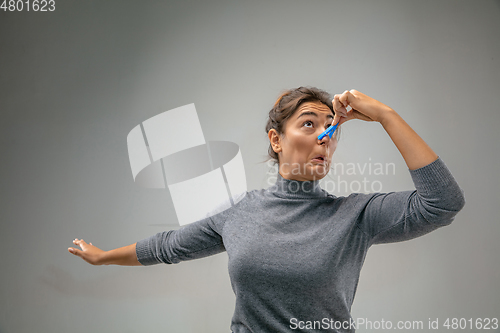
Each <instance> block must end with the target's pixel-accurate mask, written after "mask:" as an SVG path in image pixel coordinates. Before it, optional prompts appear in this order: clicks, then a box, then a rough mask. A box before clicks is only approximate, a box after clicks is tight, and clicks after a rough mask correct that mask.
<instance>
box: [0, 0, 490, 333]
mask: <svg viewBox="0 0 500 333" xmlns="http://www.w3.org/2000/svg"><path fill="white" fill-rule="evenodd" d="M499 18H500V3H499V2H498V1H486V0H482V1H475V0H474V1H473V0H471V1H456V0H452V1H381V0H380V1H349V2H346V1H319V0H318V1H285V0H280V1H245V2H243V1H239V2H236V1H109V0H108V1H89V0H86V1H69V0H65V1H57V0H56V10H55V11H54V12H45V13H42V12H33V11H31V12H26V11H23V12H9V11H7V12H4V11H3V10H2V11H0V66H1V67H0V68H1V72H0V73H1V74H0V112H1V118H0V119H1V121H0V129H1V136H0V138H1V140H0V152H1V163H0V171H1V172H0V185H1V198H0V223H1V224H0V226H1V232H0V250H1V253H2V256H1V265H0V267H1V274H0V332H1V333H11V332H51V333H52V332H72V333H78V332H90V331H92V332H181V333H184V332H229V325H230V320H231V317H232V313H233V306H234V296H233V293H232V290H231V285H230V281H229V276H228V273H227V255H226V254H219V255H217V256H213V257H209V258H206V259H202V260H198V261H193V262H186V263H181V264H179V265H157V266H154V267H117V266H100V267H96V266H91V265H88V264H86V263H85V262H83V261H82V260H80V259H79V258H76V257H74V256H73V255H71V254H69V253H68V252H67V248H68V247H69V246H72V243H71V241H72V240H73V239H74V238H83V239H85V240H86V241H88V242H92V243H93V244H94V245H96V246H99V247H101V248H103V249H105V250H109V249H112V248H116V247H121V246H124V245H128V244H131V243H134V242H136V241H137V240H139V239H142V238H145V237H148V236H150V235H153V234H155V233H157V232H160V231H164V230H169V229H174V228H176V227H177V225H178V224H177V220H176V214H175V211H174V209H173V205H172V202H171V199H170V196H169V193H168V191H165V190H152V189H145V188H141V187H140V186H137V185H136V184H135V183H134V181H133V179H132V174H131V170H130V164H129V160H128V155H127V144H126V136H127V134H128V132H129V131H130V130H131V129H132V128H133V127H134V126H136V125H137V124H139V123H140V122H142V121H144V120H146V119H148V118H150V117H152V116H154V115H157V114H159V113H161V112H164V111H166V110H170V109H173V108H175V107H179V106H182V105H186V104H189V103H195V105H196V108H197V111H198V116H199V119H200V123H201V126H202V129H203V133H204V136H205V138H206V140H222V141H232V142H235V143H236V144H238V145H239V146H240V149H241V152H242V155H243V160H244V166H245V171H246V177H247V184H248V190H253V189H258V188H265V187H268V186H269V185H270V180H271V181H272V174H271V173H272V168H270V167H269V165H268V164H266V163H262V161H263V160H265V157H266V152H267V146H268V141H267V136H266V133H265V131H264V126H265V122H266V119H267V113H268V111H269V109H270V108H271V107H272V105H273V103H274V101H275V100H276V98H277V97H278V95H279V94H280V93H281V92H282V91H283V90H284V89H286V88H292V87H298V86H300V85H312V86H318V87H320V88H322V89H325V90H327V91H329V92H330V93H332V94H335V93H341V92H343V91H344V90H346V89H353V88H355V89H357V90H359V91H362V92H364V93H366V94H367V95H369V96H372V97H374V98H376V99H378V100H380V101H382V102H384V103H386V104H388V105H390V106H391V107H393V108H394V109H395V110H396V111H398V112H399V113H400V114H401V115H402V117H403V118H404V119H405V120H406V121H407V122H408V123H409V124H410V126H412V128H413V129H415V130H416V131H417V133H419V134H420V135H421V136H422V137H423V138H424V140H426V142H427V143H428V144H429V145H430V146H431V147H432V148H433V149H434V150H435V151H436V153H437V154H438V155H440V156H441V158H442V159H443V160H444V161H445V163H446V164H447V165H448V167H449V168H450V170H451V171H452V173H453V174H454V176H455V177H456V179H457V180H458V182H459V184H460V185H461V187H462V188H463V189H464V191H465V196H466V200H467V204H466V206H465V208H464V209H463V211H462V212H460V213H459V215H458V216H457V218H456V220H455V221H454V223H453V224H452V225H450V226H449V227H445V228H442V229H439V230H437V231H436V232H434V233H431V234H429V235H427V236H424V237H422V238H418V239H415V240H412V241H408V242H404V243H397V244H388V245H378V246H374V247H372V248H371V249H370V252H369V254H368V257H367V259H366V262H365V265H364V268H363V270H362V272H361V277H360V283H359V287H358V290H357V293H356V299H355V301H354V305H353V309H352V315H353V317H354V318H355V319H356V318H366V319H367V320H371V321H381V320H382V319H383V320H385V321H388V320H390V321H392V322H394V323H396V322H397V321H398V320H403V321H423V322H424V324H425V326H424V329H423V330H420V331H421V332H426V331H431V330H428V328H427V325H428V324H427V323H428V321H429V319H431V320H435V319H439V323H440V325H441V323H443V322H444V321H445V320H446V318H453V317H455V318H466V319H470V318H472V320H473V321H475V320H476V318H495V317H496V318H499V317H500V313H499V308H500V288H499V283H498V281H500V274H499V273H500V263H499V261H498V253H499V250H500V245H499V242H498V235H499V231H500V225H499V218H498V211H497V209H498V202H499V199H500V197H499V194H498V193H499V191H498V189H499V187H500V177H498V172H497V171H498V165H499V163H500V160H499V155H498V143H499V138H500V134H499V133H500V131H499V130H498V126H499V124H500V122H499V120H500V113H499V105H500V94H499V88H500V61H499V59H500V58H499V56H500V45H499V36H500V34H499V33H500V19H499ZM179 140H182V138H179ZM334 162H340V163H344V164H347V163H354V164H358V165H363V163H376V162H377V163H383V164H386V163H394V165H395V172H394V173H389V174H384V175H373V174H372V175H367V174H360V173H358V174H355V175H345V177H347V178H345V179H347V180H349V182H353V181H361V180H363V178H364V177H366V179H367V181H370V182H372V183H373V182H374V181H379V182H380V183H381V184H382V185H383V189H382V191H384V192H389V191H399V190H407V189H413V183H412V181H411V178H410V175H409V173H408V171H407V168H406V165H405V163H404V161H403V159H402V157H401V156H400V154H399V152H398V151H397V149H396V148H395V146H394V145H393V144H392V142H391V140H390V139H389V137H388V135H387V134H386V133H385V131H384V130H383V128H382V127H381V126H380V125H379V124H375V123H363V122H355V121H352V122H348V123H346V124H345V125H344V126H343V128H342V133H341V139H340V142H339V147H338V150H337V152H336V154H335V155H334ZM329 177H330V178H328V179H332V180H335V179H337V178H336V177H337V175H333V174H332V175H330V176H329ZM334 193H335V191H334ZM335 194H338V195H341V194H342V193H335ZM444 330H445V329H444V328H443V327H440V329H439V330H438V331H444ZM359 331H360V332H363V331H370V330H367V329H364V328H360V329H359ZM379 331H380V330H379ZM434 331H435V330H434ZM460 331H462V332H468V331H477V330H475V329H473V330H470V329H464V330H460ZM490 331H491V330H490Z"/></svg>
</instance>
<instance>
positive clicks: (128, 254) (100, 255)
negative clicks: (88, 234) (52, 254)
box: [68, 239, 141, 266]
mask: <svg viewBox="0 0 500 333" xmlns="http://www.w3.org/2000/svg"><path fill="white" fill-rule="evenodd" d="M73 244H75V245H77V246H79V247H80V248H81V250H79V249H77V248H74V247H70V248H68V251H69V252H70V253H73V254H74V255H75V256H78V257H80V258H82V259H83V260H85V261H86V262H88V263H89V264H92V265H121V266H140V265H141V263H140V262H139V261H138V260H137V255H136V253H135V246H136V243H134V244H131V245H127V246H124V247H120V248H118V249H114V250H110V251H103V250H101V249H100V248H98V247H96V246H94V245H92V243H86V242H85V241H84V240H83V239H75V240H74V241H73Z"/></svg>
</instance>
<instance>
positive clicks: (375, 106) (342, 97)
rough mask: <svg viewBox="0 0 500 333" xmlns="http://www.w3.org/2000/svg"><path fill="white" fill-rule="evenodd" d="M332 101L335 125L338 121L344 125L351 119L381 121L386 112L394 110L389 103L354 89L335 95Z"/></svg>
mask: <svg viewBox="0 0 500 333" xmlns="http://www.w3.org/2000/svg"><path fill="white" fill-rule="evenodd" d="M332 103H333V110H334V111H335V118H334V119H333V125H335V124H337V123H338V122H340V125H342V124H343V123H345V122H346V121H349V120H351V119H360V120H364V121H378V122H381V121H382V119H383V117H384V116H385V115H386V114H388V113H391V112H394V110H392V109H391V108H390V107H388V106H387V105H385V104H383V103H381V102H379V101H377V100H376V99H373V98H371V97H369V96H367V95H365V94H363V93H361V92H359V91H357V90H354V89H353V90H346V91H344V92H343V93H342V94H337V95H335V96H334V98H333V101H332ZM348 107H351V109H349V110H348Z"/></svg>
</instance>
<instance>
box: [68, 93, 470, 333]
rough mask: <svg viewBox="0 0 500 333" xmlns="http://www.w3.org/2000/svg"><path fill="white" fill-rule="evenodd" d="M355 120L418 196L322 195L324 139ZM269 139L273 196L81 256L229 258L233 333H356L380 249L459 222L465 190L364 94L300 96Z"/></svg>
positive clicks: (289, 102)
mask: <svg viewBox="0 0 500 333" xmlns="http://www.w3.org/2000/svg"><path fill="white" fill-rule="evenodd" d="M348 109H349V110H348ZM352 119H360V120H364V121H376V122H379V123H380V124H381V125H382V126H383V128H384V129H385V130H386V131H387V133H388V134H389V136H390V137H391V139H392V141H393V142H394V144H395V145H396V147H397V148H398V149H399V151H400V153H401V155H402V156H403V158H404V160H405V162H406V164H407V166H408V168H409V171H410V174H411V177H412V179H413V182H414V184H415V188H416V190H414V191H403V192H392V193H386V194H384V193H371V194H360V193H354V194H351V195H349V196H348V197H336V196H334V195H331V194H329V193H328V192H326V191H324V190H323V189H321V187H320V186H319V180H320V179H322V178H323V177H324V176H325V175H326V174H327V173H328V171H329V169H330V163H331V159H332V154H333V152H334V151H335V148H336V146H337V138H336V137H335V136H333V137H332V138H330V137H329V136H328V135H326V136H325V137H323V138H322V139H321V140H319V139H318V136H319V135H320V134H321V133H322V132H324V131H325V129H327V128H328V127H329V126H330V125H332V124H337V123H340V124H343V123H345V122H346V121H349V120H352ZM266 132H267V133H268V136H269V142H270V146H269V154H270V156H271V158H273V159H275V160H276V162H277V163H278V165H279V174H278V175H277V180H276V183H275V184H274V185H273V186H271V187H270V188H268V189H265V190H264V189H262V190H254V191H251V192H247V193H246V196H245V197H244V198H243V199H242V200H241V201H240V202H238V203H237V204H236V205H235V206H233V207H231V208H230V209H227V210H226V211H223V212H221V213H219V214H216V215H214V216H212V217H209V218H205V219H203V220H200V221H198V222H195V223H192V224H189V225H186V226H184V227H182V228H180V229H178V230H175V231H168V232H163V233H158V234H156V235H154V236H152V237H150V238H147V239H144V240H141V241H139V242H137V243H136V244H132V245H129V246H126V247H123V248H119V249H115V250H111V251H102V250H100V249H98V248H97V247H95V246H92V244H87V243H86V242H85V241H83V240H81V239H80V240H78V239H76V240H74V241H73V242H74V244H75V245H77V246H79V247H80V248H81V249H76V248H69V251H70V252H71V253H73V254H75V255H77V256H79V257H81V258H82V259H84V260H85V261H87V262H89V263H91V264H94V265H102V264H116V265H152V264H157V263H167V264H170V263H178V262H180V261H183V260H190V259H196V258H202V257H206V256H209V255H212V254H216V253H220V252H223V251H227V253H228V257H229V265H228V266H229V275H230V278H231V284H232V287H233V290H234V293H235V295H236V306H235V312H234V315H233V319H232V323H231V329H232V331H233V332H235V333H237V332H286V331H290V330H294V331H301V330H302V329H303V330H305V331H308V332H310V331H314V330H317V331H321V330H329V331H336V332H354V327H353V325H352V324H353V322H352V319H351V315H350V310H351V305H352V302H353V299H354V295H355V292H356V287H357V283H358V278H359V273H360V270H361V266H362V264H363V261H364V258H365V256H366V253H367V250H368V248H369V247H370V246H371V245H372V244H377V243H389V242H397V241H403V240H407V239H411V238H414V237H417V236H420V235H423V234H425V233H428V232H430V231H432V230H435V229H436V228H439V227H441V226H444V225H447V224H449V223H451V222H452V220H453V219H454V217H455V215H456V214H457V212H458V211H460V209H461V208H462V207H463V205H464V203H465V200H464V196H463V194H462V191H461V190H460V188H459V186H458V184H457V183H456V181H455V180H454V178H453V176H452V175H451V173H450V172H449V170H448V169H447V167H446V166H445V164H444V163H443V161H442V160H441V159H440V158H439V157H438V156H437V155H436V154H435V153H434V152H433V151H432V149H431V148H429V147H428V146H427V144H426V143H425V142H424V141H423V140H422V139H421V138H420V137H419V136H418V135H417V134H416V133H415V132H414V131H413V130H412V129H411V128H410V126H408V124H406V122H405V121H404V120H403V119H402V118H401V117H400V116H399V115H398V114H397V113H396V112H395V111H394V110H392V109H391V108H390V107H388V106H386V105H384V104H382V103H380V102H378V101H376V100H374V99H372V98H370V97H368V96H366V95H364V94H362V93H360V92H358V91H355V90H351V91H345V92H344V93H343V94H339V95H335V96H334V99H333V101H331V99H330V97H329V95H328V94H327V93H326V92H324V91H322V90H319V89H317V88H312V87H300V88H297V89H293V90H289V91H287V92H285V93H284V94H283V95H282V96H280V98H279V99H278V100H277V101H276V103H275V105H274V107H273V108H272V109H271V111H270V112H269V120H268V123H267V126H266ZM337 133H338V132H337Z"/></svg>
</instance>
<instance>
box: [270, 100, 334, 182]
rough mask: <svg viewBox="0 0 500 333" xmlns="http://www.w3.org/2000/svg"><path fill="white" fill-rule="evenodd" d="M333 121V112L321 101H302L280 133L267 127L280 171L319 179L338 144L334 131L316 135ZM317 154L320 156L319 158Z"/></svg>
mask: <svg viewBox="0 0 500 333" xmlns="http://www.w3.org/2000/svg"><path fill="white" fill-rule="evenodd" d="M332 121H333V113H332V111H331V110H330V108H328V106H326V105H325V104H323V103H320V102H305V103H302V104H301V105H300V106H299V108H298V109H297V110H296V111H295V113H294V114H293V115H292V116H291V117H290V118H289V119H288V121H287V122H286V124H285V128H284V130H283V132H284V133H283V135H282V136H280V135H278V134H277V132H276V130H274V129H272V130H270V131H269V140H270V141H271V146H272V147H273V150H274V151H275V152H277V153H278V156H279V161H280V165H279V173H280V174H281V176H282V177H283V178H285V179H294V180H300V181H305V180H318V179H321V178H323V177H325V176H326V174H327V173H328V171H329V170H330V164H331V161H332V155H333V153H334V151H335V149H336V148H337V139H336V137H335V135H333V136H332V138H331V139H330V137H329V136H328V135H326V136H325V137H324V138H323V139H321V140H318V136H319V135H320V134H321V133H323V132H324V131H325V129H327V128H328V127H329V126H330V125H331V123H332ZM318 157H319V158H318Z"/></svg>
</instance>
